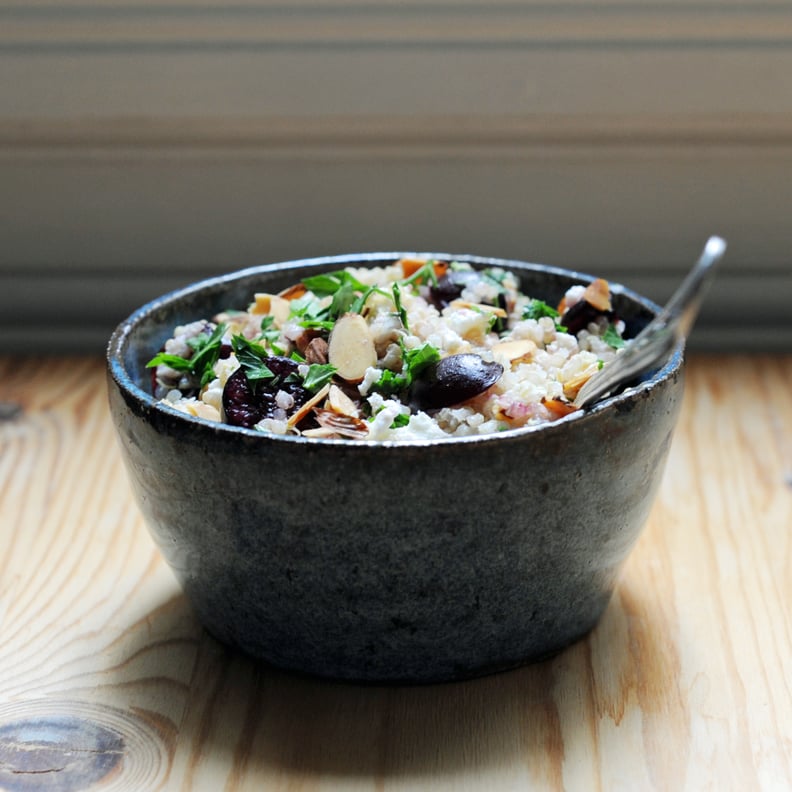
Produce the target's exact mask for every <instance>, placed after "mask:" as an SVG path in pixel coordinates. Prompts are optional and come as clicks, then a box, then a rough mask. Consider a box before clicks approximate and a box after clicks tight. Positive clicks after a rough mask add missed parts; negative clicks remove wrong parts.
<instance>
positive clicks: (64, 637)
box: [0, 356, 792, 792]
mask: <svg viewBox="0 0 792 792" xmlns="http://www.w3.org/2000/svg"><path fill="white" fill-rule="evenodd" d="M105 401H106V394H105V385H104V374H103V365H102V362H101V360H98V359H96V358H72V359H43V358H42V359H16V360H15V359H11V358H0V402H3V403H6V404H10V405H19V406H20V408H21V409H20V410H19V411H15V410H14V409H12V408H11V407H8V408H4V410H3V411H0V415H5V416H7V417H6V418H4V419H2V420H0V789H3V790H11V791H12V792H20V791H21V790H30V789H52V790H63V791H66V792H70V791H71V790H78V789H79V790H82V789H91V790H111V789H112V790H157V789H167V790H227V791H228V792H230V791H231V790H235V791H236V790H262V789H263V790H289V791H290V792H309V791H310V792H313V791H314V790H322V791H323V792H324V791H326V790H387V791H388V792H391V791H393V790H416V789H427V788H428V789H432V790H511V789H538V790H562V789H564V790H608V792H610V790H630V791H632V790H643V789H646V790H674V791H675V792H676V791H677V790H708V789H711V790H753V789H759V790H777V789H778V790H780V789H789V788H792V674H791V673H790V670H789V669H790V665H791V664H792V618H791V617H790V603H791V602H792V574H790V573H791V572H792V532H790V526H791V525H792V357H789V356H781V357H751V358H749V357H737V356H735V357H719V358H716V357H694V358H693V359H692V361H691V364H690V365H689V367H688V386H687V392H686V397H685V405H684V409H683V414H682V418H681V421H680V425H679V428H678V430H677V433H676V436H675V440H674V444H673V447H672V451H671V457H670V460H669V464H668V468H667V471H666V476H665V479H664V483H663V486H662V488H661V492H660V495H659V497H658V500H657V502H656V505H655V508H654V509H653V511H652V514H651V516H650V519H649V522H648V525H647V527H646V530H645V533H644V534H643V536H642V538H641V540H640V541H639V543H638V545H637V547H636V549H635V551H634V552H633V554H632V556H631V558H630V560H629V562H628V564H627V566H626V569H625V570H624V574H623V577H622V580H621V583H620V585H619V588H618V590H617V593H616V595H615V596H614V599H613V601H612V603H611V605H610V607H609V608H608V610H607V612H606V614H605V617H604V618H603V620H602V622H601V623H600V625H599V626H598V627H597V628H596V630H594V632H593V633H592V634H591V635H590V636H589V637H588V638H587V639H585V640H583V641H581V642H580V643H578V644H577V645H575V646H573V647H571V648H570V649H569V650H567V651H566V652H564V653H562V654H561V655H559V656H557V657H556V658H554V659H552V660H549V661H547V662H544V663H540V664H538V665H534V666H530V667H527V668H523V669H519V670H516V671H513V672H510V673H506V674H501V675H497V676H492V677H488V678H484V679H480V680H475V681H472V682H468V683H461V684H449V685H438V686H428V687H401V688H400V687H393V688H390V687H379V686H377V687H364V686H355V685H348V684H337V683H330V682H323V681H319V680H314V679H309V678H304V677H297V676H293V675H290V674H288V673H285V672H282V671H277V670H273V669H269V668H266V667H263V666H261V665H258V664H256V663H254V662H252V661H250V660H248V659H247V658H244V657H242V656H240V655H237V654H234V653H233V652H230V651H227V650H225V649H224V648H223V647H221V646H220V645H218V644H217V643H216V642H214V641H213V640H212V639H211V638H209V637H208V636H206V635H205V634H204V633H203V631H202V630H201V628H200V626H199V625H198V624H197V622H196V620H195V618H194V616H193V615H192V613H191V611H190V608H189V606H188V604H187V603H186V601H185V599H184V597H183V596H182V595H181V593H180V591H179V589H178V586H177V584H176V582H175V580H174V578H173V577H172V575H171V573H170V571H169V570H168V569H167V568H166V566H165V564H164V562H163V561H162V560H161V558H160V555H159V553H158V552H157V551H156V549H155V548H154V546H153V544H152V542H151V540H150V539H149V536H148V534H147V532H146V529H145V526H144V525H143V522H142V520H141V518H140V516H139V515H138V513H137V510H136V507H135V506H134V504H133V502H132V500H131V496H130V492H129V489H128V486H127V482H126V479H125V473H124V470H123V467H122V464H121V461H120V457H119V454H118V452H117V449H116V441H115V437H114V435H113V430H112V426H111V424H110V420H109V416H108V414H107V410H106V406H105Z"/></svg>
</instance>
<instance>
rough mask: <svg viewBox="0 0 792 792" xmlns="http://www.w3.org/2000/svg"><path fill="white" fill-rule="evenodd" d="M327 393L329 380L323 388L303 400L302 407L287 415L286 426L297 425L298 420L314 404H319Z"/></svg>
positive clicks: (314, 405) (300, 419) (303, 416)
mask: <svg viewBox="0 0 792 792" xmlns="http://www.w3.org/2000/svg"><path fill="white" fill-rule="evenodd" d="M328 393H330V383H329V382H328V383H327V385H325V386H324V387H323V388H320V389H319V390H318V391H317V392H316V393H315V394H314V395H313V396H311V398H310V399H308V401H307V402H305V404H303V405H302V407H300V408H299V409H298V410H296V411H295V412H293V413H292V414H291V415H290V416H289V420H288V421H286V426H288V427H289V428H291V427H293V426H297V424H298V423H300V421H302V419H303V418H305V416H306V415H308V413H309V412H311V410H313V408H314V407H316V405H317V404H319V402H320V401H322V399H324V398H326V397H327V394H328Z"/></svg>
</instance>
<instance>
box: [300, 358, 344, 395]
mask: <svg viewBox="0 0 792 792" xmlns="http://www.w3.org/2000/svg"><path fill="white" fill-rule="evenodd" d="M335 372H336V367H335V366H332V365H331V364H330V363H311V365H310V366H308V372H307V373H306V375H305V377H304V378H303V382H302V385H303V388H305V390H307V391H310V392H311V393H316V392H317V391H318V390H320V389H321V388H323V387H324V386H325V385H326V384H327V383H328V382H330V380H331V379H333V374H335Z"/></svg>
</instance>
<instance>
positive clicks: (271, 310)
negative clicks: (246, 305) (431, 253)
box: [249, 292, 291, 325]
mask: <svg viewBox="0 0 792 792" xmlns="http://www.w3.org/2000/svg"><path fill="white" fill-rule="evenodd" d="M253 299H254V303H253V305H251V306H250V309H249V313H252V314H264V315H271V316H274V317H275V321H276V322H277V323H278V324H279V325H282V324H283V323H284V322H285V321H286V320H287V319H288V318H289V314H290V313H291V306H290V305H289V301H288V300H285V299H284V298H283V297H279V296H278V295H277V294H263V293H261V292H257V293H256V294H255V295H254V298H253Z"/></svg>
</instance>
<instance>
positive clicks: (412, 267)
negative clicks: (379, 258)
mask: <svg viewBox="0 0 792 792" xmlns="http://www.w3.org/2000/svg"><path fill="white" fill-rule="evenodd" d="M428 261H429V259H417V258H403V259H399V264H401V268H402V272H403V273H404V277H405V278H411V277H412V276H413V275H415V273H416V272H418V270H419V269H421V267H425V266H426V264H427V262H428ZM433 269H434V273H435V276H436V277H438V278H442V277H443V275H445V274H446V272H448V262H446V261H435V263H434V267H433Z"/></svg>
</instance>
